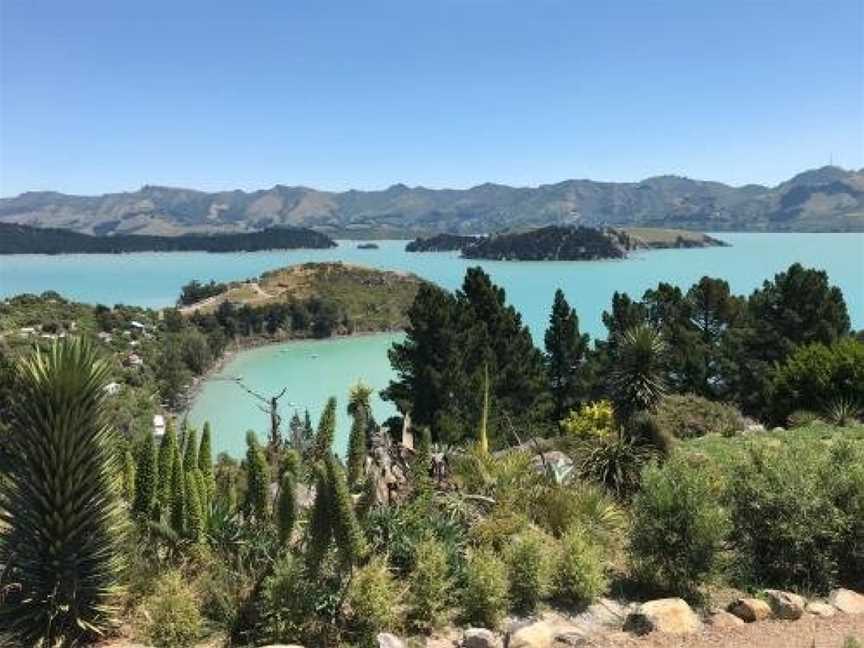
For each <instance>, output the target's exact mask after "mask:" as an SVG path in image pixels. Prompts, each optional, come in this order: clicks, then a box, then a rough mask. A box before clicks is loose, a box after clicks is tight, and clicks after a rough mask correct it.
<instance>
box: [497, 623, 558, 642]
mask: <svg viewBox="0 0 864 648" xmlns="http://www.w3.org/2000/svg"><path fill="white" fill-rule="evenodd" d="M554 639H555V636H554V634H553V633H552V628H551V627H550V626H549V624H548V623H545V622H543V621H536V622H534V623H529V624H528V625H525V626H522V627H521V628H519V629H518V630H516V631H514V632H513V633H512V634H511V635H510V640H509V641H508V642H507V647H508V648H552V642H553V641H554Z"/></svg>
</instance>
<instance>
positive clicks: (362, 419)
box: [348, 405, 366, 488]
mask: <svg viewBox="0 0 864 648" xmlns="http://www.w3.org/2000/svg"><path fill="white" fill-rule="evenodd" d="M351 416H352V418H353V422H352V423H351V433H350V435H349V436H348V485H349V486H351V487H352V488H353V487H354V486H356V485H357V484H359V483H360V480H361V479H362V478H363V469H364V467H365V463H366V408H365V406H363V405H358V406H357V407H354V408H352V410H351Z"/></svg>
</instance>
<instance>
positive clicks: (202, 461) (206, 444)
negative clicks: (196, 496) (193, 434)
mask: <svg viewBox="0 0 864 648" xmlns="http://www.w3.org/2000/svg"><path fill="white" fill-rule="evenodd" d="M210 444H211V440H210V423H207V422H205V423H204V429H203V430H202V432H201V446H200V447H199V448H198V469H199V470H200V471H201V476H202V478H203V480H204V495H205V498H206V501H207V502H212V501H213V496H214V495H215V494H216V478H215V476H214V474H213V451H212V450H211V447H210Z"/></svg>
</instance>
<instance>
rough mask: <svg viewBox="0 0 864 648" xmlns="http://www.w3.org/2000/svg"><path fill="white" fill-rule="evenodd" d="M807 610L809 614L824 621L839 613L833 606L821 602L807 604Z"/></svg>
mask: <svg viewBox="0 0 864 648" xmlns="http://www.w3.org/2000/svg"><path fill="white" fill-rule="evenodd" d="M805 609H806V610H807V612H808V613H809V614H812V615H814V616H818V617H822V618H823V619H827V618H828V617H832V616H834V614H836V612H837V610H835V609H834V607H833V606H831V605H828V604H827V603H822V602H821V601H811V602H810V603H808V604H807V607H806V608H805Z"/></svg>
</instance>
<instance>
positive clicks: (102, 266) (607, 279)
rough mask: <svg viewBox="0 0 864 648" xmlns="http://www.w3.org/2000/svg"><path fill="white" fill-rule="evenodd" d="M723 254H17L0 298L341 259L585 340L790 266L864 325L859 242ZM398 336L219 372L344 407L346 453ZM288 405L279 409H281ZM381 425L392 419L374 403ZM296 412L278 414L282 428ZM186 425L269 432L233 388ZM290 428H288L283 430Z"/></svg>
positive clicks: (161, 291) (156, 293) (757, 242)
mask: <svg viewBox="0 0 864 648" xmlns="http://www.w3.org/2000/svg"><path fill="white" fill-rule="evenodd" d="M717 236H718V237H719V238H722V239H724V240H726V241H728V242H729V243H731V244H732V247H728V248H705V249H695V250H658V251H653V252H644V253H641V254H639V255H635V256H633V257H632V258H630V259H627V260H625V261H597V262H566V261H560V262H524V263H518V262H498V261H482V262H478V261H469V260H465V259H460V258H458V255H457V253H432V254H410V253H407V252H405V251H404V247H405V242H404V241H381V242H379V243H378V244H379V246H380V248H379V249H378V250H358V249H357V247H356V245H357V244H356V242H350V241H343V242H340V245H339V247H338V248H333V249H329V250H302V251H292V252H284V251H283V252H260V253H237V254H207V253H170V254H162V253H149V254H123V255H60V256H42V255H22V256H12V257H0V297H5V296H10V295H15V294H18V293H22V292H32V293H39V292H42V291H44V290H56V291H57V292H59V293H61V294H63V295H65V296H67V297H69V298H73V299H76V300H80V301H86V302H91V303H103V304H112V305H113V304H116V303H127V304H138V305H144V306H152V307H161V306H167V305H170V304H172V303H173V302H174V300H175V299H176V298H177V295H178V294H179V290H180V287H181V286H182V285H183V284H185V283H187V282H189V281H190V280H192V279H199V280H204V281H209V280H210V279H215V280H217V281H226V280H234V279H242V278H247V277H255V276H257V275H259V274H260V273H261V272H263V271H265V270H268V269H272V268H277V267H280V266H285V265H290V264H293V263H301V262H305V261H332V260H342V261H346V262H350V263H360V264H365V265H369V266H374V267H378V268H383V269H388V270H407V271H410V272H414V273H416V274H418V275H420V276H421V277H424V278H426V279H429V280H431V281H434V282H435V283H437V284H439V285H441V286H443V287H445V288H448V289H454V288H458V287H459V285H460V284H461V281H462V278H463V276H464V274H465V269H466V268H467V267H470V266H474V265H481V266H483V267H484V268H485V269H486V271H487V272H489V274H490V275H491V276H492V279H493V281H495V282H496V283H498V284H499V285H502V286H503V287H504V288H505V289H506V291H507V299H508V301H510V302H511V303H513V304H514V305H515V306H516V308H517V309H518V310H519V311H520V312H521V313H522V315H523V317H524V320H525V322H526V323H527V324H528V326H529V327H530V329H531V332H532V334H533V335H534V340H535V343H537V344H540V343H541V342H542V334H543V330H544V328H545V325H546V319H547V317H548V313H549V308H550V305H551V302H552V296H553V293H554V291H555V289H556V288H558V287H560V288H562V289H563V290H564V292H565V293H566V295H567V299H568V300H569V302H570V303H571V305H572V306H573V307H574V308H576V310H577V312H578V313H579V316H580V318H581V325H582V328H583V330H585V331H587V332H589V333H591V334H592V335H602V334H603V330H604V329H603V326H602V323H601V319H600V316H601V313H602V312H603V309H604V308H608V306H609V303H610V300H611V296H612V293H613V292H614V291H616V290H618V291H626V292H628V293H629V294H630V295H631V296H641V294H642V292H644V291H645V290H646V289H647V288H650V287H653V286H656V285H657V283H658V282H660V281H666V282H668V283H672V284H676V285H679V286H681V287H682V288H686V287H688V286H690V285H691V284H692V283H694V282H695V281H697V280H698V279H699V278H700V277H702V276H703V275H710V276H715V277H722V278H724V279H726V280H727V281H728V282H729V284H730V285H731V287H732V289H733V290H734V291H735V292H737V293H749V292H751V291H752V290H753V289H754V288H756V287H758V286H759V285H760V284H761V283H762V281H763V280H765V279H767V278H770V277H772V276H773V275H774V274H775V273H776V272H779V271H781V270H784V269H785V268H786V267H788V266H789V265H790V264H791V263H794V262H796V261H798V262H801V263H803V264H804V265H807V266H812V267H818V268H823V269H825V270H827V271H828V274H829V276H830V278H831V281H832V282H833V283H835V284H837V285H838V286H840V288H841V289H842V290H843V293H844V295H845V297H846V302H847V304H848V306H849V312H850V316H851V318H852V324H853V326H854V327H856V328H862V327H864V234H750V233H747V234H726V233H723V234H718V235H717ZM394 339H398V336H394V335H381V336H366V337H356V338H350V339H340V340H335V341H324V342H296V343H289V344H284V345H278V346H271V347H263V348H258V349H254V350H251V351H247V352H244V353H241V354H239V355H238V356H237V357H236V358H235V359H234V360H233V361H232V362H230V363H228V364H227V365H226V367H225V368H224V371H223V375H224V376H237V375H242V376H243V378H244V382H246V383H247V384H249V385H250V386H252V387H253V388H255V389H257V390H259V391H261V392H263V393H271V392H278V391H280V390H281V389H282V386H285V385H287V386H288V387H289V390H288V395H286V397H285V399H286V400H290V401H291V402H292V403H294V404H296V405H297V406H298V407H300V408H306V407H308V408H309V411H310V413H311V415H312V417H313V420H317V416H318V414H319V412H320V410H321V407H322V406H323V404H324V402H325V400H326V398H327V397H328V396H329V395H331V394H333V395H336V396H337V397H338V398H339V399H340V405H339V410H340V416H341V418H340V421H339V439H338V440H337V444H340V445H341V444H344V439H345V435H346V434H347V430H348V425H349V424H348V419H347V416H346V415H345V414H344V403H345V397H346V395H347V392H348V389H349V388H350V386H351V385H352V384H353V383H355V382H356V381H357V380H358V379H362V380H364V381H365V382H367V383H368V384H370V385H372V386H373V387H375V388H377V389H380V388H382V387H384V386H386V384H387V382H388V381H389V379H390V376H391V371H390V367H389V363H388V361H387V356H386V350H387V348H389V346H390V344H391V343H392V342H393V340H394ZM283 402H284V401H283ZM373 407H374V409H375V413H376V416H377V417H378V418H379V419H383V418H386V416H389V415H390V413H392V411H393V410H392V408H391V407H389V404H386V403H383V402H382V401H380V400H378V399H376V401H375V403H374V404H373ZM290 413H291V409H290V408H287V407H286V408H285V411H284V412H283V416H284V418H286V419H287V418H288V416H290ZM190 418H191V419H192V421H193V422H195V423H197V424H200V423H202V422H203V421H204V420H205V419H209V420H210V421H211V424H212V425H213V428H214V433H215V439H214V442H215V445H216V449H217V451H221V450H225V451H228V452H230V453H232V454H234V455H239V454H240V453H241V452H242V448H243V439H244V433H245V430H247V429H250V428H251V429H255V430H257V431H259V433H262V434H263V433H264V432H265V430H266V426H267V420H266V417H265V415H264V414H263V413H262V412H261V411H260V410H259V409H258V408H257V407H256V404H255V403H254V402H253V401H252V399H250V398H249V397H248V396H247V395H245V393H243V392H242V391H241V390H240V389H239V388H238V387H237V386H236V385H234V384H232V383H230V382H226V381H224V380H218V379H217V380H211V381H210V382H208V383H207V384H206V385H205V387H204V389H203V390H202V392H201V395H200V396H199V398H198V399H197V400H196V402H195V404H194V406H193V408H192V411H191V412H190ZM286 422H287V421H286Z"/></svg>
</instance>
